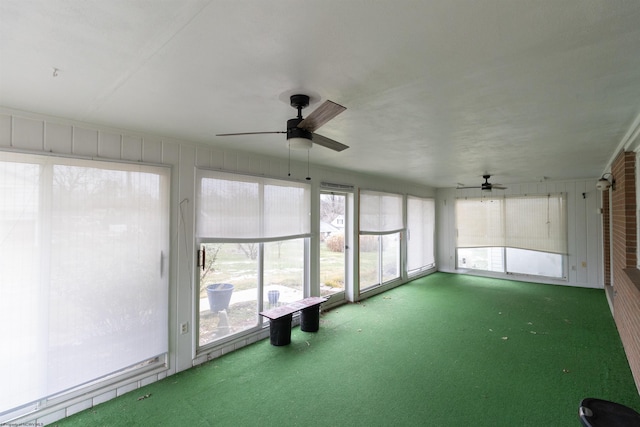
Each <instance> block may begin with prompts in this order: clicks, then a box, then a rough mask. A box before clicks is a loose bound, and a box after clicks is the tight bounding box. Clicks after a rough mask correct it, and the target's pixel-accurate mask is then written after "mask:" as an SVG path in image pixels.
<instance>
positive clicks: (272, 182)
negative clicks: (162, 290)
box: [196, 170, 311, 346]
mask: <svg viewBox="0 0 640 427" xmlns="http://www.w3.org/2000/svg"><path fill="white" fill-rule="evenodd" d="M197 182H198V187H197V207H196V216H197V218H196V238H197V239H198V245H199V246H198V247H199V254H200V255H199V266H200V275H199V278H200V280H199V282H200V292H199V297H198V301H199V314H198V323H199V326H198V331H199V338H198V343H199V345H200V346H205V345H208V344H210V343H212V342H214V341H216V340H218V339H221V338H226V337H229V336H232V335H234V334H238V333H241V332H243V331H248V330H251V329H255V328H260V327H262V323H261V322H262V321H263V319H262V318H261V317H260V316H259V315H258V313H259V312H260V311H261V310H262V308H263V307H268V306H273V305H278V304H282V303H286V302H292V301H296V300H299V299H302V298H303V297H304V296H305V289H306V288H307V286H306V284H307V282H308V278H307V276H308V271H307V269H308V267H307V265H308V259H309V255H308V253H309V239H310V237H311V224H310V201H311V198H310V189H309V185H308V184H306V183H297V182H290V181H283V180H276V179H268V178H262V177H253V176H245V175H237V174H230V173H224V172H214V171H207V170H199V171H198V173H197Z"/></svg>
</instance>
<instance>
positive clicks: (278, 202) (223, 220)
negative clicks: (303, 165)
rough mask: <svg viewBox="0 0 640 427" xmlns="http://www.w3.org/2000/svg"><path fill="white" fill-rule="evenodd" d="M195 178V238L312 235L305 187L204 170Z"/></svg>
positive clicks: (262, 237)
mask: <svg viewBox="0 0 640 427" xmlns="http://www.w3.org/2000/svg"><path fill="white" fill-rule="evenodd" d="M197 176H198V190H197V210H198V213H197V215H196V217H197V224H196V234H197V235H198V237H206V238H222V239H224V238H233V239H271V238H278V237H289V236H306V235H309V234H310V233H311V208H310V203H311V196H310V186H309V185H308V184H304V183H297V182H291V181H284V180H276V179H269V178H262V177H254V176H246V175H237V174H230V173H225V172H216V171H207V170H199V171H198V174H197Z"/></svg>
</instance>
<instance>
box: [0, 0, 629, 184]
mask: <svg viewBox="0 0 640 427" xmlns="http://www.w3.org/2000/svg"><path fill="white" fill-rule="evenodd" d="M53 68H57V69H59V71H58V76H57V77H54V76H53ZM294 92H302V93H307V94H310V95H312V96H313V97H314V98H315V100H316V103H315V104H313V105H311V106H310V107H309V108H308V109H307V110H305V111H304V112H305V113H308V112H309V111H312V110H313V108H314V107H315V106H317V105H318V101H323V100H325V99H330V100H332V101H335V102H337V103H339V104H341V105H344V106H345V107H347V110H346V111H345V112H344V113H342V114H341V115H339V116H338V117H336V118H335V119H333V120H332V121H330V122H329V123H328V124H326V125H325V126H323V127H322V128H320V129H319V130H318V133H319V134H322V135H324V136H327V137H329V138H332V139H335V140H337V141H340V142H342V143H344V144H347V145H349V146H350V148H349V149H348V150H345V151H343V152H341V153H337V152H334V151H331V150H328V149H326V148H323V147H317V146H316V147H314V148H313V149H312V151H311V162H312V163H317V164H325V165H331V166H334V167H338V168H344V169H349V170H353V171H359V172H363V173H370V174H376V175H384V176H392V177H397V178H402V179H406V180H410V181H415V182H419V183H422V184H426V185H431V186H435V187H452V186H455V185H456V183H464V184H466V185H475V184H479V183H480V182H481V181H482V179H481V178H480V176H481V175H482V174H483V173H485V172H488V173H491V174H492V175H494V179H492V181H494V182H501V183H512V182H528V181H532V180H541V179H544V178H543V177H546V178H547V179H553V180H557V179H574V178H593V177H598V176H599V175H600V174H601V173H602V172H603V170H604V168H605V167H606V165H607V163H608V161H609V160H610V158H611V156H612V155H613V153H614V152H615V151H616V149H617V147H619V146H620V144H621V143H623V142H624V141H625V139H629V135H634V137H637V126H638V117H639V114H640V2H639V1H631V0H629V1H624V0H529V1H524V0H523V1H518V0H475V1H474V0H429V1H423V0H417V1H408V0H377V1H373V0H308V1H294V0H290V1H289V0H270V1H264V0H228V1H227V0H211V1H209V0H194V1H185V0H157V1H153V0H146V1H140V0H126V1H125V0H111V1H104V0H90V1H84V0H65V1H63V0H41V1H34V0H0V105H2V106H4V107H9V108H12V109H18V110H24V111H30V112H35V113H42V114H47V115H53V116H59V117H64V118H68V119H73V120H80V121H85V122H89V123H95V124H99V125H107V126H112V127H117V128H124V129H129V130H131V131H136V132H145V133H151V134H154V135H161V136H166V137H171V138H177V139H181V140H188V141H195V142H203V143H207V144H211V145H216V146H223V147H233V148H234V149H239V150H246V151H252V152H258V153H264V154H268V155H270V156H276V157H282V158H286V157H287V154H288V153H287V149H286V147H285V137H284V135H267V136H247V137H226V138H222V137H216V136H215V134H216V133H228V132H251V131H272V130H273V131H276V130H284V129H285V128H286V126H285V123H286V120H287V119H289V118H292V117H294V116H295V111H294V110H293V109H292V108H291V107H290V106H289V105H288V99H287V96H288V95H289V94H292V93H294ZM294 156H297V157H298V158H300V159H302V158H303V157H304V160H306V155H305V154H303V153H299V152H297V153H294Z"/></svg>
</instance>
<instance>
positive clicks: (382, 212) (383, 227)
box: [360, 191, 404, 234]
mask: <svg viewBox="0 0 640 427" xmlns="http://www.w3.org/2000/svg"><path fill="white" fill-rule="evenodd" d="M402 205H403V196H402V195H401V194H393V193H383V192H378V191H361V192H360V232H361V233H368V234H376V233H377V234H381V233H390V232H397V231H400V230H402V229H403V228H404V224H403V219H402Z"/></svg>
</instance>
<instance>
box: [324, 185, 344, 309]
mask: <svg viewBox="0 0 640 427" xmlns="http://www.w3.org/2000/svg"><path fill="white" fill-rule="evenodd" d="M348 215H349V212H348V210H347V195H346V194H339V193H333V192H323V193H321V194H320V295H322V296H331V295H337V294H340V293H342V298H344V292H345V283H346V277H347V276H346V267H347V263H346V260H347V253H348V244H347V241H346V239H348V237H349V236H348V227H347V225H348V224H349V222H348V221H349V216H348Z"/></svg>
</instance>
